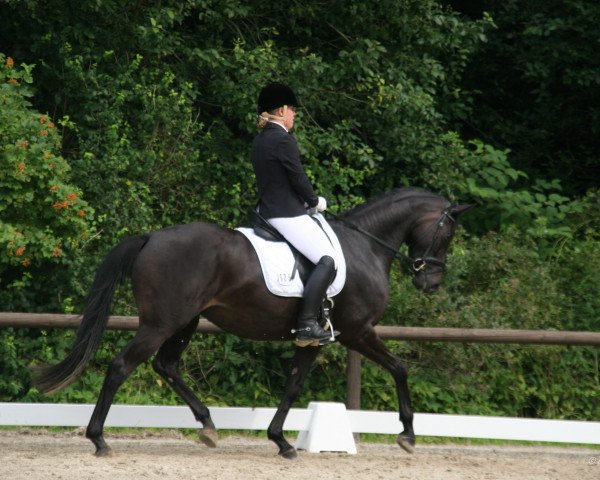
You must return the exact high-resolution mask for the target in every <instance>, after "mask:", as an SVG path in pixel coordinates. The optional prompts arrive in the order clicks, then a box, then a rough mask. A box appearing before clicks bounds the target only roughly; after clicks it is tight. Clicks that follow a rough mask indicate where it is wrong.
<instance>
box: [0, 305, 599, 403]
mask: <svg viewBox="0 0 600 480" xmlns="http://www.w3.org/2000/svg"><path fill="white" fill-rule="evenodd" d="M79 321H80V319H79V318H78V317H77V316H74V315H65V314H58V313H14V312H0V327H23V328H77V326H78V325H79ZM138 323H139V322H138V317H130V316H111V317H110V318H109V320H108V325H107V328H109V329H113V330H136V329H137V328H138ZM375 330H376V331H377V334H378V335H379V336H380V337H381V338H383V339H386V340H412V341H420V342H465V343H519V344H528V345H540V344H543V345H574V346H600V332H570V331H554V330H508V329H487V328H433V327H402V326H383V325H381V326H377V327H375ZM198 331H200V332H205V333H225V332H224V331H223V330H221V329H220V328H219V327H217V326H216V325H214V324H212V323H211V322H209V321H208V320H206V319H200V323H199V324H198ZM360 363H361V361H360V355H359V354H358V353H356V352H354V351H352V350H348V363H347V371H346V375H347V399H346V406H347V408H349V409H355V410H359V409H360V383H361V382H360V369H361V367H360Z"/></svg>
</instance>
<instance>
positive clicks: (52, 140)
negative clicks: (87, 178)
mask: <svg viewBox="0 0 600 480" xmlns="http://www.w3.org/2000/svg"><path fill="white" fill-rule="evenodd" d="M32 68H33V67H32V66H30V65H21V66H20V67H19V66H16V65H15V64H14V60H13V59H12V58H11V57H5V56H4V55H2V54H0V218H1V220H0V284H3V285H2V294H0V298H3V299H4V301H9V300H8V299H9V298H10V297H11V296H13V295H18V294H19V291H20V290H22V289H24V288H26V287H28V286H29V285H30V284H31V282H36V283H39V282H41V278H40V271H41V270H42V269H44V268H46V266H47V265H60V264H62V265H64V264H66V263H68V256H69V255H73V254H76V252H77V250H78V249H80V248H81V246H82V243H84V242H85V241H87V239H88V238H89V235H90V226H89V221H90V219H91V218H92V216H93V210H92V209H91V208H90V207H89V206H88V204H87V203H86V202H85V201H84V200H82V198H81V197H82V192H81V189H79V188H78V187H76V186H75V185H73V184H72V183H71V181H70V167H69V164H68V163H67V161H66V160H65V159H64V158H63V157H62V156H61V155H60V148H61V137H60V134H59V132H58V128H57V126H56V124H55V123H54V122H53V121H52V120H51V118H50V117H49V116H48V115H47V114H40V113H38V112H36V111H35V110H34V109H33V108H32V106H31V104H30V102H29V98H30V97H31V95H32V92H31V87H30V84H31V83H32V82H33V80H32V76H31V71H32ZM58 123H59V124H60V125H63V126H64V125H65V124H67V123H68V119H62V120H59V121H58ZM6 294H8V296H7V295H6ZM0 303H2V301H1V300H0Z"/></svg>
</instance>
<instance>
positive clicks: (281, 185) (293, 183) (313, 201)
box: [250, 122, 319, 218]
mask: <svg viewBox="0 0 600 480" xmlns="http://www.w3.org/2000/svg"><path fill="white" fill-rule="evenodd" d="M250 159H251V160H252V166H253V167H254V173H255V175H256V183H257V186H258V195H259V197H260V203H259V210H260V213H261V215H262V216H263V217H265V218H276V217H297V216H299V215H303V214H305V213H306V208H305V207H304V202H306V203H307V204H308V206H309V207H315V206H316V205H317V203H318V201H319V199H318V197H317V196H316V195H315V192H314V190H313V188H312V185H311V183H310V180H309V179H308V177H307V176H306V173H305V172H304V168H303V167H302V163H301V162H300V151H299V150H298V144H297V143H296V139H295V138H294V137H293V136H292V135H290V134H289V133H288V132H286V131H285V129H284V128H283V127H282V126H280V125H277V124H275V123H272V122H269V123H267V124H266V125H265V127H264V128H263V130H262V131H261V132H260V133H259V134H258V135H257V136H256V137H255V138H254V141H253V142H252V151H251V153H250Z"/></svg>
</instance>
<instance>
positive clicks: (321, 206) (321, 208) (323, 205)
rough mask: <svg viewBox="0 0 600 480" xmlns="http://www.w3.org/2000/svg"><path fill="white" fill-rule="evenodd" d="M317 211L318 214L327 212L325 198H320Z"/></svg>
mask: <svg viewBox="0 0 600 480" xmlns="http://www.w3.org/2000/svg"><path fill="white" fill-rule="evenodd" d="M315 209H316V210H317V212H324V211H325V210H327V200H325V198H323V197H319V203H317V206H316V207H315Z"/></svg>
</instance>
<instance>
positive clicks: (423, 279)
mask: <svg viewBox="0 0 600 480" xmlns="http://www.w3.org/2000/svg"><path fill="white" fill-rule="evenodd" d="M413 285H414V286H415V287H416V288H417V289H419V290H421V291H422V292H424V293H433V292H435V291H436V290H438V289H439V288H440V282H439V280H436V281H432V279H431V278H428V277H427V276H426V275H417V276H415V277H414V278H413Z"/></svg>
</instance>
